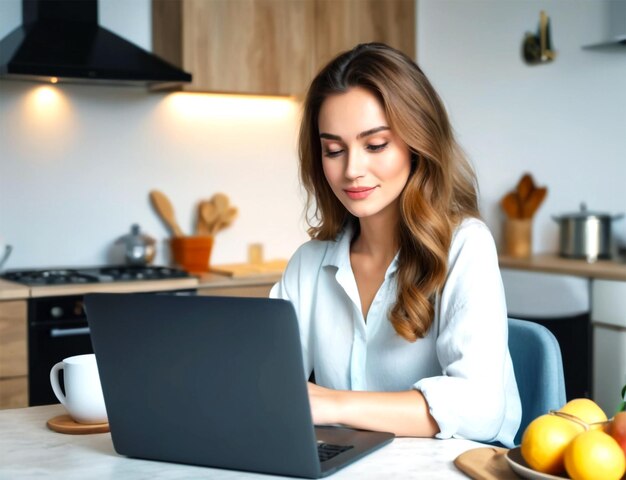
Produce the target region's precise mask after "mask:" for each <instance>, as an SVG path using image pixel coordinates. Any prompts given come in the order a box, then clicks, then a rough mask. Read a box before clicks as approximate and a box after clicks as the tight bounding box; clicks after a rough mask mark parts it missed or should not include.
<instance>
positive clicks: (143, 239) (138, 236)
mask: <svg viewBox="0 0 626 480" xmlns="http://www.w3.org/2000/svg"><path fill="white" fill-rule="evenodd" d="M155 243H156V241H155V240H154V238H152V237H151V236H149V235H146V234H144V233H142V232H141V229H140V228H139V225H138V224H136V223H134V224H133V225H132V226H131V227H130V233H127V234H126V235H122V236H121V237H120V238H118V239H117V240H116V241H115V244H117V245H119V244H123V245H126V246H127V247H131V248H132V247H134V246H137V245H140V246H144V245H154V244H155Z"/></svg>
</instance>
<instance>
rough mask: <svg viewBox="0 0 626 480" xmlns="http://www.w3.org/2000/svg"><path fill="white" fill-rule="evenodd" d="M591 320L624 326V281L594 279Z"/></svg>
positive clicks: (625, 324) (625, 321)
mask: <svg viewBox="0 0 626 480" xmlns="http://www.w3.org/2000/svg"><path fill="white" fill-rule="evenodd" d="M591 297H592V298H593V302H592V306H591V320H592V321H593V322H597V323H604V324H607V325H613V326H616V327H621V328H626V282H620V281H617V280H594V281H593V284H592V293H591Z"/></svg>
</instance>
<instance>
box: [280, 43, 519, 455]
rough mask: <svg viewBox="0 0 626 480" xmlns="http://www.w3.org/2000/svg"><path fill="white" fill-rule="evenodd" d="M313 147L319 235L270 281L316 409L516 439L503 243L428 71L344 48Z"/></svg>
mask: <svg viewBox="0 0 626 480" xmlns="http://www.w3.org/2000/svg"><path fill="white" fill-rule="evenodd" d="M299 153H300V175H301V179H302V182H303V184H304V187H305V188H306V190H307V193H308V202H307V207H310V206H311V204H312V203H313V202H312V200H314V201H315V207H314V210H313V212H314V215H313V220H314V222H312V221H310V222H309V223H310V224H311V225H312V226H311V228H310V229H309V234H310V235H311V237H312V240H311V241H309V242H307V243H305V244H304V245H302V246H301V247H300V248H299V249H298V250H297V252H296V253H295V254H294V256H293V258H292V259H291V260H290V262H289V265H288V266H287V269H286V271H285V273H284V275H283V278H282V279H281V281H280V282H279V283H278V284H276V285H275V286H274V288H273V289H272V293H271V296H273V297H279V298H284V299H287V300H290V301H291V302H292V303H293V305H294V307H295V309H296V313H297V315H298V321H299V323H300V336H301V341H302V349H303V355H304V365H305V369H306V372H305V373H306V374H307V376H308V375H309V374H310V373H311V372H314V375H315V381H316V384H314V383H309V398H310V401H311V409H312V414H313V420H314V422H315V423H316V424H326V423H329V424H344V425H347V426H351V427H355V428H363V429H369V430H379V431H390V432H394V433H395V434H396V435H403V436H426V437H431V436H436V437H439V438H449V437H453V436H454V437H463V438H470V439H473V440H479V441H490V442H501V443H502V444H504V445H507V446H511V445H512V444H513V438H514V436H515V433H516V431H517V428H518V426H519V423H520V419H521V406H520V400H519V394H518V391H517V385H516V383H515V377H514V373H513V367H512V363H511V358H510V355H509V352H508V347H507V313H506V305H505V300H504V293H503V289H502V281H501V278H500V272H499V269H498V262H497V255H496V249H495V246H494V242H493V238H492V237H491V234H490V233H489V230H488V229H487V227H486V226H485V225H484V223H482V222H481V221H480V220H479V218H478V217H479V212H478V206H477V192H476V190H477V188H476V180H475V176H474V173H473V171H472V169H471V167H470V165H469V163H468V162H467V160H466V159H465V158H464V156H463V154H462V152H461V149H460V148H459V146H458V145H457V143H456V141H455V140H454V136H453V133H452V129H451V126H450V123H449V121H448V118H447V115H446V111H445V109H444V107H443V105H442V102H441V100H440V99H439V97H438V95H437V93H436V92H435V91H434V89H433V87H432V86H431V85H430V83H429V81H428V80H427V78H426V77H425V76H424V74H423V73H422V71H421V70H420V69H419V68H418V67H417V65H415V63H413V61H412V60H411V59H410V58H408V57H407V56H405V55H404V54H402V53H401V52H399V51H396V50H394V49H392V48H390V47H388V46H386V45H383V44H364V45H359V46H357V47H356V48H354V49H353V50H351V51H348V52H345V53H343V54H341V55H339V56H338V57H337V58H335V59H334V60H333V61H331V62H330V63H329V64H328V65H327V66H326V67H325V68H324V69H323V70H322V71H321V72H320V73H319V74H318V75H317V77H316V78H315V79H314V80H313V82H312V84H311V87H310V89H309V92H308V94H307V97H306V100H305V105H304V116H303V121H302V125H301V129H300V139H299ZM307 211H309V212H310V211H311V209H310V208H307Z"/></svg>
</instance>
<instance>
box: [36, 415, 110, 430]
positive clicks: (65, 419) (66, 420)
mask: <svg viewBox="0 0 626 480" xmlns="http://www.w3.org/2000/svg"><path fill="white" fill-rule="evenodd" d="M46 425H47V426H48V428H49V429H50V430H54V431H55V432H59V433H67V434H70V435H85V434H87V433H106V432H108V431H109V424H108V423H94V424H86V423H78V422H75V421H74V420H73V419H72V417H70V416H69V415H59V416H58V417H54V418H51V419H50V420H48V421H47V422H46Z"/></svg>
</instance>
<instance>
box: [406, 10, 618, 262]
mask: <svg viewBox="0 0 626 480" xmlns="http://www.w3.org/2000/svg"><path fill="white" fill-rule="evenodd" d="M542 9H544V10H545V11H546V13H547V14H548V15H549V16H550V19H551V28H552V40H553V46H554V48H555V49H556V50H557V52H558V55H557V58H556V61H555V62H553V63H551V64H547V65H539V66H527V65H526V64H525V63H524V62H523V61H522V59H521V44H522V40H523V38H524V34H525V32H528V31H531V32H536V28H537V24H538V21H539V12H540V11H541V10H542ZM620 29H621V30H620ZM618 33H621V34H626V2H624V1H623V0H621V1H619V2H617V1H590V0H578V1H574V0H546V1H532V0H526V1H515V0H481V1H463V0H418V61H419V63H420V65H421V66H422V67H423V69H424V70H425V72H426V74H427V75H428V76H429V77H430V79H431V80H432V82H433V83H434V85H435V87H436V88H437V89H438V91H439V92H440V94H441V95H442V97H443V98H444V100H445V102H446V104H447V106H448V108H449V111H450V113H451V117H452V121H453V124H454V126H455V128H456V130H457V132H458V134H459V138H460V141H461V143H462V144H463V146H464V147H465V148H466V150H467V152H468V153H469V155H470V157H471V159H472V161H473V163H474V165H475V166H476V169H477V171H478V175H479V182H480V187H481V194H482V195H481V198H482V212H483V215H484V217H485V219H486V220H487V222H488V223H489V225H490V227H491V228H492V231H493V232H494V234H495V235H496V236H497V237H499V235H500V224H501V219H502V214H501V211H500V208H499V205H498V202H499V199H500V198H501V197H502V196H503V195H504V193H506V192H507V191H508V190H511V189H512V188H513V187H514V186H515V184H516V183H517V181H518V179H519V177H520V176H521V175H522V174H523V173H524V172H525V171H529V172H531V173H532V174H533V175H534V177H535V179H536V181H537V182H538V183H539V184H541V185H546V186H547V187H548V188H549V194H548V198H547V200H546V202H545V203H544V204H543V206H542V207H541V209H540V210H539V213H538V215H537V217H536V219H535V222H534V250H535V251H536V252H538V251H556V250H558V228H557V225H556V223H554V222H553V221H552V220H551V219H550V216H551V215H552V214H559V213H565V212H571V211H575V210H577V209H578V206H579V204H580V202H583V201H584V202H586V203H587V205H588V208H589V209H593V210H601V211H606V212H610V213H621V212H624V211H626V47H622V48H621V49H618V50H614V51H591V50H583V49H581V46H582V45H587V44H590V43H596V42H598V41H601V40H604V39H605V38H608V37H609V35H614V34H618ZM625 223H626V222H624V221H621V222H618V223H615V224H614V226H615V227H616V229H617V230H618V236H619V237H621V239H622V241H623V242H626V234H625V232H626V225H625Z"/></svg>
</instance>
